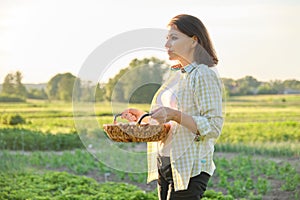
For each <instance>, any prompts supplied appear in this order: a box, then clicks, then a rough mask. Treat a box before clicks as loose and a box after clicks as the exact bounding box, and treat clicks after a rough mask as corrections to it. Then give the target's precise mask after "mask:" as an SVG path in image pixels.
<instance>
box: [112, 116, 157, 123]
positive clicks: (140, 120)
mask: <svg viewBox="0 0 300 200" xmlns="http://www.w3.org/2000/svg"><path fill="white" fill-rule="evenodd" d="M151 115H152V113H146V114H143V115H142V116H141V117H140V118H139V119H138V121H137V123H136V125H140V124H141V122H142V120H143V119H144V118H145V117H147V116H151ZM120 116H122V113H119V114H116V115H115V116H114V124H117V118H118V117H120Z"/></svg>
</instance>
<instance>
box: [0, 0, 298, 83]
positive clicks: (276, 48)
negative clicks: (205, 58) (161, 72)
mask: <svg viewBox="0 0 300 200" xmlns="http://www.w3.org/2000/svg"><path fill="white" fill-rule="evenodd" d="M182 13H185V14H191V15H194V16H196V17H198V18H200V19H201V20H202V22H203V23H204V24H205V26H206V27H207V29H208V31H209V33H210V35H211V38H212V41H213V44H214V46H215V49H216V52H217V55H218V57H219V60H220V62H219V65H218V67H217V68H218V71H219V73H220V75H221V77H227V78H234V79H237V78H242V77H244V76H246V75H251V76H254V77H255V78H257V79H258V80H260V81H269V80H275V79H277V80H285V79H292V78H293V79H300V60H299V59H298V57H299V52H300V37H299V36H300V23H299V21H300V1H299V0H210V1H204V0H190V1H182V0H149V1H148V0H147V1H141V0H125V1H124V0H105V1H101V0H85V1H83V0H77V1H76V0H0V83H2V82H3V80H4V77H5V76H6V75H7V74H8V73H10V72H15V71H16V70H19V71H21V72H22V73H23V76H24V78H23V83H45V82H47V81H49V79H50V78H51V77H53V76H54V75H56V74H57V73H65V72H71V73H73V74H74V75H77V74H78V72H79V70H80V67H81V66H82V64H83V63H84V61H85V60H86V58H87V57H88V56H89V55H90V53H91V52H92V51H93V50H94V49H96V48H97V47H98V46H99V45H101V44H102V43H103V42H105V41H107V40H109V39H110V38H111V37H113V36H115V35H118V34H120V33H123V32H126V31H130V30H134V29H140V28H163V29H165V28H166V25H167V23H168V22H169V20H170V19H171V18H172V17H174V16H175V15H177V14H182ZM145 39H147V38H145ZM162 39H165V38H162ZM166 58H167V57H166ZM128 62H129V61H128ZM128 62H125V60H124V61H123V63H122V62H121V61H119V63H121V65H123V66H124V67H126V66H127V64H128Z"/></svg>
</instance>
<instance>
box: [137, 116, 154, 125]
mask: <svg viewBox="0 0 300 200" xmlns="http://www.w3.org/2000/svg"><path fill="white" fill-rule="evenodd" d="M151 115H152V113H146V114H143V115H142V116H141V117H140V119H139V120H138V121H137V123H136V125H140V124H141V122H142V120H143V119H144V118H145V117H147V116H151Z"/></svg>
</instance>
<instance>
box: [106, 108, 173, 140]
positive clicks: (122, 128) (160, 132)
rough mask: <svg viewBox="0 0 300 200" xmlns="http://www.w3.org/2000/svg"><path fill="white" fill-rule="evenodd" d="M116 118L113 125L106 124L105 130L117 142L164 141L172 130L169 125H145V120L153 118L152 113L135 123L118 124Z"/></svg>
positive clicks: (115, 117)
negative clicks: (143, 121)
mask: <svg viewBox="0 0 300 200" xmlns="http://www.w3.org/2000/svg"><path fill="white" fill-rule="evenodd" d="M121 115H122V114H117V115H115V116H114V123H113V124H104V125H103V129H104V131H105V133H106V134H107V136H108V137H109V138H110V139H111V140H113V141H115V142H157V141H160V140H163V139H164V138H165V137H166V136H167V134H168V132H169V129H170V126H169V124H157V125H154V124H149V123H147V124H143V123H141V122H142V120H143V118H145V117H147V116H151V114H150V113H146V114H144V115H142V116H141V117H140V118H139V120H138V121H137V122H136V123H135V122H134V123H118V122H117V117H119V116H121Z"/></svg>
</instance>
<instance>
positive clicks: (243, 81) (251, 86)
mask: <svg viewBox="0 0 300 200" xmlns="http://www.w3.org/2000/svg"><path fill="white" fill-rule="evenodd" d="M169 67H170V66H169V65H168V64H167V63H166V62H165V61H163V60H160V59H158V58H155V57H151V58H144V59H133V60H132V61H131V62H130V63H129V65H128V66H127V67H126V68H124V69H122V70H120V71H119V73H118V74H116V75H115V76H114V77H113V78H110V79H109V81H108V82H107V83H96V84H94V83H92V82H91V81H83V80H80V79H79V78H78V77H76V76H74V75H73V74H71V73H64V74H57V75H55V76H54V77H52V78H51V79H50V80H49V81H48V82H47V84H46V87H45V88H41V89H37V88H31V89H27V88H26V87H25V85H24V84H23V83H22V78H23V77H22V73H21V72H20V71H17V72H15V73H9V74H7V75H6V77H5V78H4V81H3V84H2V89H1V92H0V101H2V102H3V101H8V102H11V101H26V99H27V98H29V99H45V100H49V101H52V100H63V101H67V102H69V101H72V100H78V101H87V102H89V101H97V102H98V101H117V102H130V103H150V102H151V99H152V97H153V95H154V94H155V92H156V91H157V90H158V88H159V87H160V86H161V83H162V82H163V80H164V77H165V75H166V73H167V72H168V69H169ZM222 81H223V84H224V89H225V92H226V95H227V96H237V95H259V94H290V93H300V81H298V80H295V79H290V80H284V81H281V80H272V81H269V82H261V81H258V80H257V79H255V78H254V77H252V76H246V77H244V78H240V79H236V80H235V79H231V78H222ZM74 87H75V88H77V90H76V92H73V88H74Z"/></svg>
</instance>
